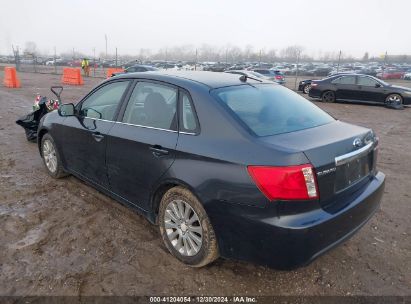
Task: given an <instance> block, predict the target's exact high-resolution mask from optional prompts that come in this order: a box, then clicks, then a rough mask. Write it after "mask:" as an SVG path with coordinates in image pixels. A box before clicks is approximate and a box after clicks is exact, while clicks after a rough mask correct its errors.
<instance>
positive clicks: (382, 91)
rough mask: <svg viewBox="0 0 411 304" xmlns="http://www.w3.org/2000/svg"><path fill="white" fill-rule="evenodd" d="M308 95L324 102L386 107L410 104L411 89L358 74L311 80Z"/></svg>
mask: <svg viewBox="0 0 411 304" xmlns="http://www.w3.org/2000/svg"><path fill="white" fill-rule="evenodd" d="M308 94H309V96H310V97H313V98H321V100H322V101H324V102H334V101H362V102H374V103H375V102H377V103H381V104H386V105H388V106H402V105H403V104H411V88H406V87H400V86H394V85H391V84H389V83H386V82H384V81H382V80H380V79H377V78H375V77H373V76H369V75H360V74H344V75H336V76H332V77H328V78H325V79H322V80H313V81H312V82H311V89H310V91H309V93H308Z"/></svg>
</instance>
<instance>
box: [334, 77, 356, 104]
mask: <svg viewBox="0 0 411 304" xmlns="http://www.w3.org/2000/svg"><path fill="white" fill-rule="evenodd" d="M332 83H333V84H334V85H335V97H336V98H337V99H350V100H356V99H358V96H357V94H356V91H357V85H356V76H354V75H347V76H341V77H339V78H337V79H335V80H333V81H332Z"/></svg>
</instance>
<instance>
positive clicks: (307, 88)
mask: <svg viewBox="0 0 411 304" xmlns="http://www.w3.org/2000/svg"><path fill="white" fill-rule="evenodd" d="M310 89H311V84H306V85H305V86H304V87H303V93H304V94H308V93H309V92H310Z"/></svg>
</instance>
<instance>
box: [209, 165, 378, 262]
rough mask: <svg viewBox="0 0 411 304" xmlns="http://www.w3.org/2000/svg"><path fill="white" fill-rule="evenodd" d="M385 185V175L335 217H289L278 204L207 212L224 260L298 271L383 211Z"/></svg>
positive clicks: (313, 213)
mask: <svg viewBox="0 0 411 304" xmlns="http://www.w3.org/2000/svg"><path fill="white" fill-rule="evenodd" d="M384 185H385V175H384V174H383V173H381V172H379V173H377V175H376V176H375V177H373V178H372V180H371V181H370V182H369V184H368V185H367V186H366V187H365V189H362V190H361V191H360V193H359V194H358V195H357V196H356V198H355V199H354V200H353V201H352V202H350V203H349V204H348V206H346V207H345V208H343V209H342V210H340V211H338V212H336V213H334V214H331V213H328V212H326V211H324V210H323V209H321V208H319V209H313V210H308V211H307V212H303V213H295V214H292V213H291V214H288V215H284V216H283V215H280V213H279V210H278V206H276V204H275V203H272V204H269V205H268V206H267V207H266V208H255V207H248V206H240V205H234V204H230V203H226V202H225V203H223V202H219V203H218V204H212V203H210V204H206V205H205V207H206V210H207V212H208V214H209V216H210V219H211V222H212V224H213V227H214V229H215V232H216V236H217V239H218V242H219V249H220V254H221V255H222V256H223V257H228V258H234V259H240V260H246V261H251V262H255V263H257V264H263V265H267V266H269V267H273V268H277V269H292V268H295V267H298V266H303V265H305V264H307V263H309V262H311V261H312V260H314V259H315V258H317V257H318V256H320V255H321V254H323V253H324V252H326V251H328V250H329V249H331V248H333V247H334V246H336V245H338V244H339V243H341V242H343V241H344V240H346V239H348V238H349V237H350V236H352V235H353V234H354V233H355V232H356V231H357V230H358V229H360V228H361V227H362V226H363V225H364V224H365V223H366V222H367V221H368V220H369V219H370V218H371V217H372V215H373V214H374V213H375V211H376V210H377V209H378V206H379V204H380V200H381V197H382V194H383V191H384ZM302 203H304V202H287V204H302Z"/></svg>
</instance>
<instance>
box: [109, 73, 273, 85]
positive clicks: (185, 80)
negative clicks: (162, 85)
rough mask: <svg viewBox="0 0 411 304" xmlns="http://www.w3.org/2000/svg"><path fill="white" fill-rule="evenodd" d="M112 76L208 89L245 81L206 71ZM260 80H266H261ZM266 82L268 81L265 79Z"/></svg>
mask: <svg viewBox="0 0 411 304" xmlns="http://www.w3.org/2000/svg"><path fill="white" fill-rule="evenodd" d="M113 78H116V79H118V78H145V79H151V80H158V81H164V82H169V83H172V84H175V85H181V86H184V85H190V84H193V83H197V84H202V85H205V86H207V87H208V88H210V89H216V88H221V87H228V86H234V85H242V84H245V83H246V82H244V81H241V80H240V76H239V75H238V74H231V73H223V72H208V71H207V72H205V71H153V72H152V71H150V72H140V73H138V72H137V73H128V74H122V75H119V76H115V77H113ZM113 78H112V79H113ZM262 82H266V81H264V80H262ZM247 83H252V84H256V83H261V82H260V81H255V80H253V79H247ZM267 83H270V82H269V81H267Z"/></svg>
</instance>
